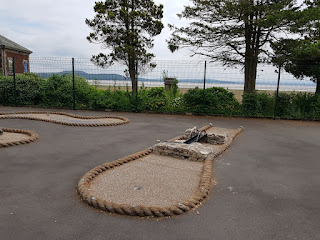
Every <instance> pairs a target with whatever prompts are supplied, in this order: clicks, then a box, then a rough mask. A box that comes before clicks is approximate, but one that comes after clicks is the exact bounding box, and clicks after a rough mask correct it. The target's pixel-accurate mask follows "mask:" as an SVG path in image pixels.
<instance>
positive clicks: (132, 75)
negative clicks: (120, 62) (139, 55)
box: [129, 60, 138, 95]
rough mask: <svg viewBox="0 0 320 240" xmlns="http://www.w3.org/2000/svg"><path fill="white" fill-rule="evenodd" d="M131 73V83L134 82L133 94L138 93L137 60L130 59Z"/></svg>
mask: <svg viewBox="0 0 320 240" xmlns="http://www.w3.org/2000/svg"><path fill="white" fill-rule="evenodd" d="M129 75H130V78H131V84H132V94H133V95H136V94H137V89H138V86H137V77H136V76H137V74H136V66H135V61H134V60H129Z"/></svg>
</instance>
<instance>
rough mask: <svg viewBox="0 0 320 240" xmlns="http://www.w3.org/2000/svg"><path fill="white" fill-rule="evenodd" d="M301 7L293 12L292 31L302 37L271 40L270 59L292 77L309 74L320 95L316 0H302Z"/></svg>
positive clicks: (318, 7) (319, 11)
mask: <svg viewBox="0 0 320 240" xmlns="http://www.w3.org/2000/svg"><path fill="white" fill-rule="evenodd" d="M304 4H305V6H304V8H302V9H301V10H300V11H299V12H298V13H297V18H296V23H295V24H294V25H293V26H292V28H291V32H292V33H299V34H300V35H301V37H303V38H302V39H281V40H279V41H278V42H277V43H275V44H272V48H273V50H274V52H275V55H274V57H273V59H272V61H273V62H274V63H276V64H280V65H282V66H283V67H284V68H285V70H286V71H287V72H289V73H291V74H293V75H294V76H295V77H296V78H298V79H302V78H303V77H310V79H311V81H313V82H315V83H316V84H317V85H316V94H318V95H320V42H319V40H320V1H319V0H315V1H310V0H306V1H304Z"/></svg>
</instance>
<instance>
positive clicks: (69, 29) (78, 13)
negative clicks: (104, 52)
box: [0, 0, 189, 60]
mask: <svg viewBox="0 0 320 240" xmlns="http://www.w3.org/2000/svg"><path fill="white" fill-rule="evenodd" d="M155 2H156V3H157V4H159V3H162V4H163V5H164V18H163V22H164V24H165V29H164V30H163V31H162V33H161V35H159V36H157V37H156V38H155V47H154V49H153V50H152V52H154V53H155V54H156V59H159V60H169V59H186V57H188V54H187V53H186V52H184V53H183V52H181V51H179V52H177V53H174V54H172V53H171V52H170V51H169V50H168V48H167V44H166V42H165V39H168V38H169V37H170V31H169V29H168V27H167V24H168V23H177V22H178V21H179V19H178V17H177V16H176V14H177V13H180V12H181V11H182V10H183V8H184V7H183V6H184V5H188V3H189V0H178V1H177V0H155ZM94 3H95V0H86V1H79V0H43V1H39V0H28V1H25V0H8V1H5V0H1V4H0V34H1V35H3V36H5V37H7V38H9V39H11V40H13V41H15V42H17V43H18V44H20V45H22V46H24V47H26V48H28V49H30V50H31V51H33V54H32V55H31V56H40V57H54V56H61V57H83V58H90V57H91V56H92V55H93V54H97V53H98V52H100V51H101V48H100V46H99V45H96V44H92V43H89V42H88V41H87V40H86V36H87V35H88V34H89V33H90V28H89V27H88V26H87V25H86V24H85V19H86V18H92V17H93V16H94V11H93V6H94Z"/></svg>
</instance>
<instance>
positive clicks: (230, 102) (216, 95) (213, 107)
mask: <svg viewBox="0 0 320 240" xmlns="http://www.w3.org/2000/svg"><path fill="white" fill-rule="evenodd" d="M183 98H184V102H185V104H186V107H187V109H188V110H189V111H191V112H193V113H196V114H225V115H231V114H234V113H236V112H237V111H238V108H239V103H238V102H237V100H236V99H235V98H234V94H233V93H231V92H228V91H227V90H225V89H224V88H216V87H213V88H207V89H205V91H203V90H202V89H199V88H195V89H191V90H189V91H188V92H187V93H186V94H184V96H183Z"/></svg>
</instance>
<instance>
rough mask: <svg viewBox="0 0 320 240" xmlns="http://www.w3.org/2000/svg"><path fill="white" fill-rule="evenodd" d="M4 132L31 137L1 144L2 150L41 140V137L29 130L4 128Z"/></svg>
mask: <svg viewBox="0 0 320 240" xmlns="http://www.w3.org/2000/svg"><path fill="white" fill-rule="evenodd" d="M2 130H3V131H4V132H11V133H22V134H25V135H28V136H29V137H28V138H27V139H24V140H20V141H8V142H0V148H4V147H13V146H19V145H22V144H27V143H32V142H35V141H37V140H38V139H39V135H38V134H37V133H35V132H33V131H29V130H21V129H12V128H3V129H2Z"/></svg>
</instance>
